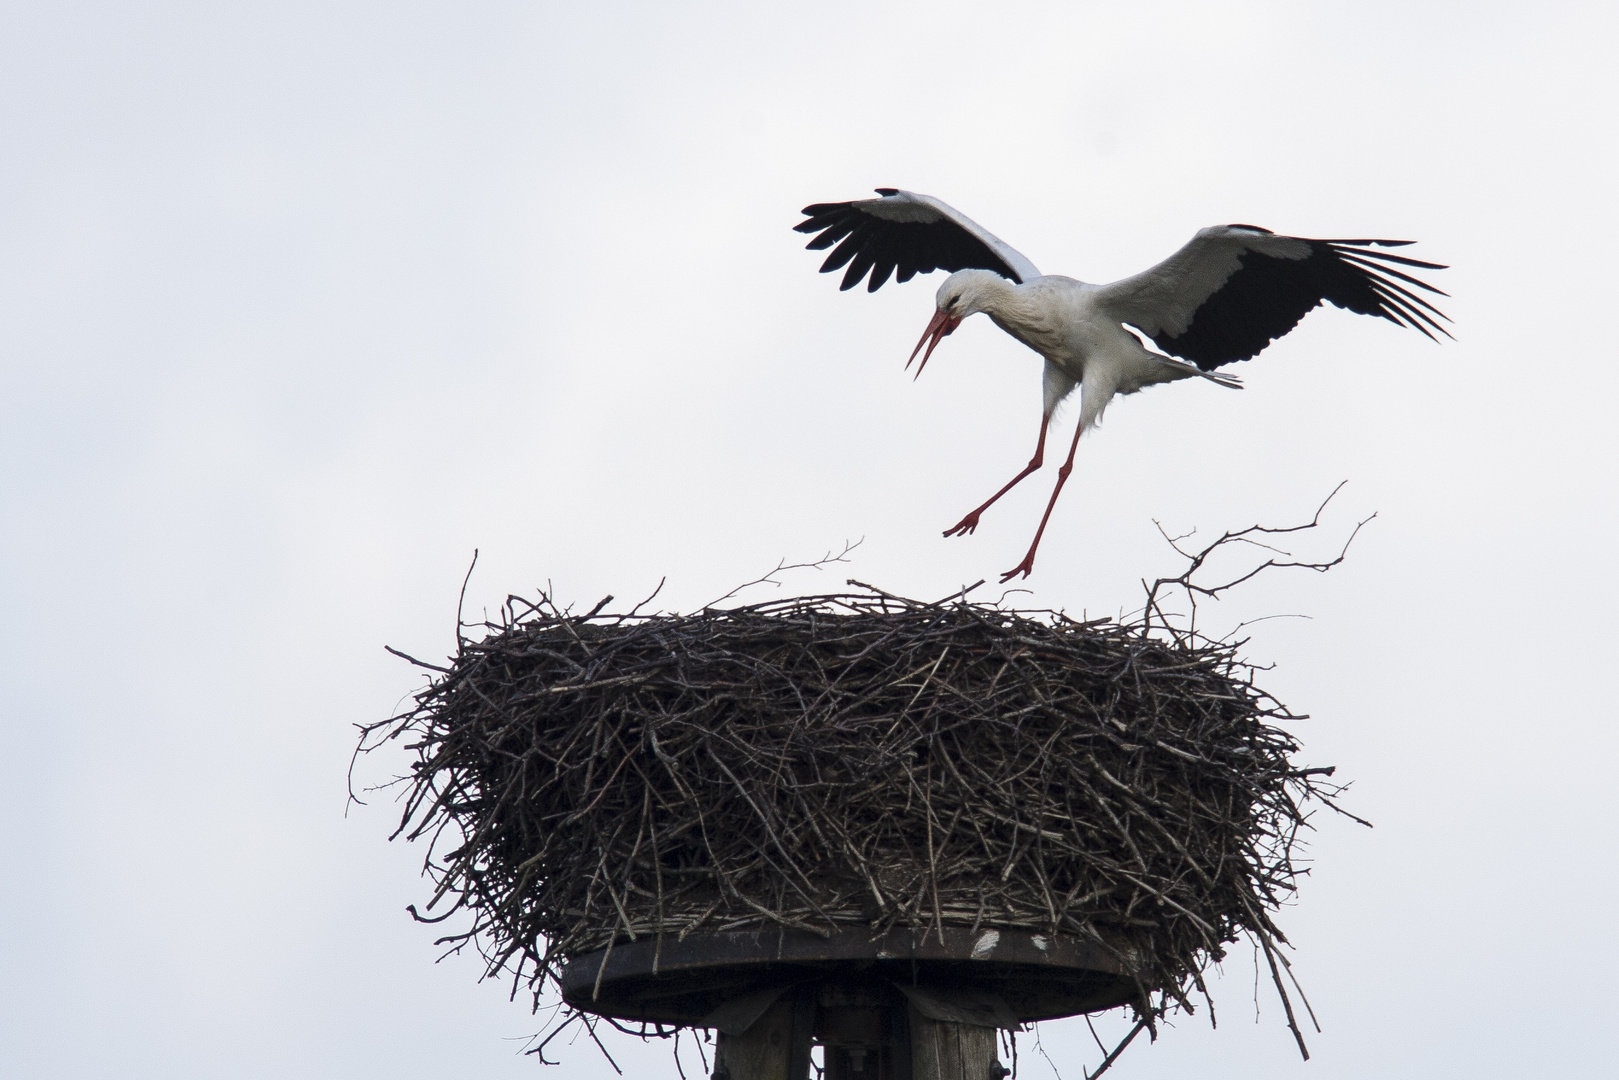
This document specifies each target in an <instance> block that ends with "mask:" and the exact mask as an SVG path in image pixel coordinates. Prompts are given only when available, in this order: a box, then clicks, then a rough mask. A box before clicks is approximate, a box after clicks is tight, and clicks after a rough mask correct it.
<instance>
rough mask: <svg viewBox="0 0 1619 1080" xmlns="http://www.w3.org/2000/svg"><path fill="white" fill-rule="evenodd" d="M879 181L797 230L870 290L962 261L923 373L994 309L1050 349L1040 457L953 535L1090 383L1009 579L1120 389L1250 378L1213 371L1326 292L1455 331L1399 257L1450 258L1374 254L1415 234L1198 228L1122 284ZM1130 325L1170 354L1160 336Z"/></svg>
mask: <svg viewBox="0 0 1619 1080" xmlns="http://www.w3.org/2000/svg"><path fill="white" fill-rule="evenodd" d="M877 190H878V194H879V195H881V196H882V197H881V198H878V199H863V200H857V201H854V202H846V203H817V204H815V205H813V206H807V207H805V208H804V213H805V214H806V215H808V220H806V221H802V222H800V223H799V224H798V225H797V226H796V228H797V230H798V231H800V232H808V233H819V235H818V236H816V237H815V239H814V240H812V241H810V243H809V245H808V246H809V247H810V248H811V249H824V248H828V247H831V246H832V245H833V244H837V245H838V246H837V248H836V250H834V251H833V252H832V253H831V255H829V256H828V257H827V260H826V262H825V264H823V265H822V267H821V270H822V271H823V272H828V271H832V270H837V269H841V268H842V267H844V266H845V265H847V266H848V270H847V271H846V272H845V274H844V278H843V285H842V287H843V288H844V289H848V288H851V287H853V286H854V285H855V284H857V283H858V282H859V281H860V280H861V279H862V278H863V277H865V275H866V274H867V272H868V271H869V272H870V274H871V278H870V284H868V285H867V289H868V290H869V291H872V292H875V291H876V290H877V289H878V288H880V287H881V286H882V284H883V283H884V282H886V281H887V280H888V278H889V276H890V275H891V274H892V275H894V276H895V277H896V279H897V280H899V281H908V280H910V278H911V277H913V276H915V275H916V274H917V273H926V272H928V271H930V270H935V269H941V268H942V269H947V270H954V271H956V272H955V273H953V274H951V275H950V277H948V278H946V279H945V282H944V284H943V285H941V286H940V287H939V292H938V296H937V300H936V311H935V313H934V316H933V320H932V321H931V322H930V323H929V324H928V328H927V330H926V331H924V332H923V334H922V340H921V341H919V342H918V343H917V346H916V349H915V350H913V351H912V353H911V360H913V361H914V360H915V359H916V355H917V353H919V352H922V347H923V346H924V345H926V346H927V351H926V352H925V353H923V354H922V363H921V364H920V365H918V367H917V374H918V375H920V374H921V372H922V368H923V367H925V366H926V365H927V362H928V357H930V356H932V355H933V350H934V348H935V347H937V345H938V344H939V342H940V341H941V340H943V338H944V337H945V336H946V335H947V334H950V333H951V332H952V331H954V330H955V328H956V327H957V326H959V325H961V321H962V320H963V319H965V318H967V317H968V316H970V315H975V314H978V313H980V312H982V313H984V314H986V315H988V316H989V317H990V318H991V319H993V320H994V321H995V324H996V325H997V326H999V327H1000V328H1001V329H1002V330H1005V331H1006V332H1007V333H1008V334H1011V335H1012V336H1013V337H1015V338H1017V339H1018V340H1019V341H1021V342H1023V344H1025V345H1027V346H1028V347H1029V348H1031V349H1033V350H1034V351H1035V352H1037V353H1039V354H1040V356H1042V357H1043V358H1044V359H1045V377H1044V384H1043V393H1042V403H1041V404H1042V408H1041V419H1040V440H1039V442H1038V443H1037V444H1036V447H1035V452H1034V457H1033V458H1032V459H1031V460H1030V461H1029V464H1028V466H1027V467H1025V468H1024V470H1023V471H1022V472H1020V473H1018V475H1017V476H1014V477H1013V478H1012V480H1011V481H1010V482H1009V483H1007V484H1006V486H1005V487H1003V488H1001V490H1000V491H997V492H996V493H995V494H994V495H993V496H991V497H990V499H989V500H988V501H987V502H985V503H984V504H983V505H982V506H980V507H978V509H976V510H974V511H973V512H972V513H970V514H968V515H967V516H966V517H965V518H963V519H962V520H961V521H960V522H959V523H958V524H956V525H955V526H954V527H953V528H950V529H947V530H945V535H946V536H951V535H965V534H967V533H970V532H972V531H973V530H974V529H976V528H977V527H978V518H979V515H980V514H982V513H983V512H984V511H985V510H987V509H988V508H989V507H990V506H991V505H992V504H994V502H995V501H996V500H997V499H999V498H1000V497H1001V496H1002V495H1004V494H1006V492H1008V491H1010V490H1011V489H1012V487H1014V486H1015V485H1016V484H1017V483H1018V482H1019V481H1020V480H1022V479H1023V478H1024V477H1026V476H1028V475H1029V474H1030V473H1032V472H1034V471H1035V470H1036V469H1038V468H1040V466H1041V464H1042V462H1043V461H1044V458H1045V446H1046V431H1047V428H1048V427H1049V426H1050V423H1051V416H1052V413H1053V412H1055V411H1056V408H1057V406H1058V404H1059V403H1061V402H1062V400H1063V399H1064V398H1066V397H1067V396H1068V395H1069V394H1070V393H1072V392H1073V390H1074V388H1075V387H1076V386H1077V387H1079V389H1080V409H1079V420H1078V422H1077V423H1076V424H1075V427H1074V441H1073V445H1072V446H1070V447H1069V450H1068V459H1067V461H1066V462H1064V464H1063V466H1062V468H1061V469H1059V470H1058V474H1057V486H1056V489H1055V490H1054V491H1052V493H1051V499H1050V501H1049V502H1048V503H1047V504H1046V512H1045V516H1043V517H1042V518H1041V519H1040V528H1039V529H1038V530H1037V531H1036V532H1035V534H1034V543H1032V544H1031V545H1029V553H1028V554H1027V555H1025V556H1024V557H1023V561H1022V562H1021V563H1020V564H1018V566H1017V567H1015V568H1013V569H1012V570H1009V571H1007V573H1006V574H1005V575H1003V576H1002V578H1001V580H1002V581H1006V580H1009V579H1010V578H1011V577H1013V576H1014V575H1016V574H1020V573H1021V574H1023V575H1025V576H1027V575H1028V573H1029V572H1030V571H1031V570H1032V569H1033V567H1034V554H1035V550H1036V549H1037V548H1038V547H1039V546H1040V537H1041V536H1042V535H1043V534H1044V532H1045V528H1046V522H1047V521H1048V520H1049V519H1050V517H1051V508H1052V507H1053V506H1055V505H1056V502H1057V496H1058V495H1059V494H1060V493H1061V492H1062V488H1063V484H1064V483H1065V482H1066V481H1067V479H1068V474H1069V472H1070V471H1071V470H1072V469H1073V463H1074V451H1075V450H1076V449H1077V448H1078V446H1079V437H1080V436H1081V435H1082V434H1084V433H1085V432H1086V431H1088V430H1090V429H1091V428H1092V427H1093V426H1094V425H1095V424H1096V422H1097V421H1098V420H1099V419H1101V416H1102V412H1103V410H1105V409H1106V408H1107V404H1108V402H1110V401H1111V400H1113V398H1114V397H1115V396H1117V395H1119V394H1132V393H1135V392H1136V391H1137V390H1140V389H1142V388H1143V387H1147V386H1152V385H1154V384H1156V383H1163V382H1173V381H1175V380H1178V379H1186V378H1191V377H1193V376H1198V377H1201V378H1204V379H1207V380H1208V381H1210V382H1213V383H1217V384H1219V385H1221V386H1226V387H1231V388H1240V387H1241V383H1240V382H1239V381H1238V380H1237V379H1235V378H1232V377H1231V376H1229V375H1224V374H1218V373H1216V372H1215V370H1214V369H1216V368H1218V367H1220V366H1222V365H1224V364H1229V363H1232V362H1235V361H1238V360H1247V359H1249V358H1250V357H1252V356H1255V355H1257V354H1258V353H1259V352H1260V350H1262V349H1264V348H1265V346H1266V345H1268V344H1270V342H1271V341H1273V340H1275V339H1276V338H1278V337H1280V336H1282V335H1283V334H1285V333H1287V332H1288V331H1289V330H1291V329H1293V327H1294V326H1296V325H1297V324H1298V321H1299V320H1300V319H1301V318H1303V317H1304V315H1305V314H1306V313H1307V312H1308V311H1310V310H1311V309H1312V308H1314V307H1316V306H1317V305H1318V304H1320V303H1321V302H1322V301H1327V302H1330V303H1332V304H1335V305H1337V306H1339V307H1343V308H1347V309H1349V310H1351V311H1355V312H1359V313H1361V314H1366V315H1378V316H1381V317H1383V318H1386V319H1388V320H1389V321H1391V322H1393V323H1395V324H1396V325H1401V326H1410V327H1414V328H1415V329H1417V330H1419V331H1421V332H1422V333H1424V334H1426V335H1428V337H1430V338H1432V337H1433V336H1434V333H1435V332H1437V333H1441V334H1445V333H1446V331H1445V329H1444V327H1443V326H1441V325H1440V323H1439V322H1438V321H1437V320H1440V319H1444V318H1445V316H1444V315H1443V314H1442V313H1441V312H1440V311H1439V310H1438V309H1437V308H1435V307H1434V306H1433V305H1432V304H1430V303H1429V302H1428V301H1427V300H1425V299H1423V298H1422V297H1421V296H1419V295H1418V294H1416V293H1414V292H1412V291H1411V288H1410V287H1409V286H1414V287H1416V288H1419V289H1423V290H1426V291H1427V292H1430V293H1435V294H1438V295H1441V296H1442V295H1444V294H1443V293H1441V292H1440V291H1439V290H1438V289H1435V288H1434V287H1433V286H1431V285H1429V284H1427V283H1426V282H1423V281H1419V280H1418V279H1416V278H1414V277H1412V276H1411V275H1410V274H1409V273H1406V272H1405V271H1403V270H1400V269H1398V267H1422V268H1427V269H1435V270H1442V269H1444V267H1442V266H1439V265H1438V264H1437V263H1428V262H1420V261H1418V260H1416V259H1409V258H1406V257H1404V256H1401V255H1391V254H1388V253H1387V252H1383V251H1374V250H1371V249H1372V248H1387V247H1403V246H1405V245H1406V244H1407V243H1408V241H1404V240H1309V239H1305V238H1303V237H1297V236H1278V235H1277V234H1275V233H1272V232H1270V231H1269V230H1268V229H1261V228H1258V227H1256V226H1253V225H1216V226H1212V227H1210V228H1207V229H1201V230H1199V231H1198V233H1197V235H1196V236H1194V237H1192V239H1191V241H1190V242H1188V243H1187V244H1186V245H1185V246H1184V247H1182V248H1181V249H1180V250H1179V251H1177V252H1175V254H1173V255H1171V256H1170V257H1169V258H1167V259H1165V260H1164V261H1163V262H1161V263H1159V264H1158V265H1157V266H1154V267H1152V268H1151V269H1150V270H1147V271H1145V272H1143V273H1140V274H1136V275H1135V276H1133V277H1128V278H1125V279H1123V280H1122V281H1115V282H1113V283H1112V284H1109V285H1089V284H1086V283H1085V282H1083V281H1076V280H1074V279H1073V278H1068V277H1060V276H1057V275H1049V274H1041V273H1040V271H1039V270H1038V269H1037V268H1036V267H1035V265H1034V263H1032V262H1030V261H1029V259H1028V258H1027V257H1025V256H1024V255H1023V254H1021V253H1020V252H1018V251H1017V250H1016V249H1015V248H1013V247H1012V246H1011V245H1009V244H1007V243H1006V242H1005V241H1004V240H1001V239H1000V238H999V237H997V236H995V235H994V234H993V233H991V232H989V230H987V229H985V228H984V227H983V226H981V225H979V224H978V223H977V222H975V221H973V220H972V219H971V218H968V217H967V216H966V215H965V214H963V213H961V212H960V211H958V210H956V209H955V208H953V207H951V206H949V205H948V204H946V203H944V202H941V201H940V200H938V199H935V198H933V197H932V196H928V195H918V194H916V193H914V192H909V191H901V190H899V189H897V188H878V189H877ZM1129 326H1133V327H1135V328H1136V329H1138V330H1140V331H1141V332H1142V333H1143V334H1144V335H1146V337H1148V338H1150V339H1151V340H1152V341H1153V342H1154V344H1156V345H1158V346H1159V348H1161V349H1163V350H1164V351H1163V352H1154V351H1153V350H1151V349H1149V348H1147V346H1146V345H1145V344H1144V343H1143V341H1142V339H1141V338H1140V337H1138V336H1137V335H1136V334H1134V333H1132V332H1131V331H1130V330H1129V329H1127V327H1129ZM1166 353H1173V354H1174V355H1173V356H1171V355H1166ZM1176 357H1179V358H1180V359H1177V358H1176Z"/></svg>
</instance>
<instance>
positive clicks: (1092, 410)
mask: <svg viewBox="0 0 1619 1080" xmlns="http://www.w3.org/2000/svg"><path fill="white" fill-rule="evenodd" d="M956 288H962V289H965V290H967V297H968V299H967V301H966V303H967V307H968V311H967V313H968V314H971V313H975V312H978V311H982V312H983V313H984V314H986V315H988V316H989V317H990V318H991V319H992V320H994V322H995V325H996V326H999V327H1000V328H1001V329H1002V330H1005V331H1006V332H1007V333H1008V334H1010V335H1012V336H1013V337H1014V338H1016V339H1017V340H1019V341H1021V342H1022V343H1023V344H1025V345H1027V346H1028V347H1029V348H1031V349H1033V350H1034V351H1035V352H1037V353H1039V354H1040V356H1041V357H1042V358H1043V359H1044V360H1045V373H1044V379H1043V395H1042V397H1043V400H1042V402H1041V406H1042V409H1041V411H1042V412H1043V413H1044V415H1046V416H1048V417H1049V416H1050V415H1051V414H1052V413H1053V412H1055V411H1056V408H1057V406H1058V405H1059V404H1060V403H1061V402H1062V401H1063V399H1064V398H1066V397H1067V396H1068V395H1069V393H1071V392H1072V391H1073V389H1074V387H1075V386H1078V387H1079V389H1080V410H1079V427H1080V429H1081V430H1086V431H1088V430H1089V429H1090V428H1091V426H1092V425H1094V424H1095V423H1096V422H1097V421H1098V420H1100V419H1101V416H1102V411H1103V410H1104V409H1106V408H1107V405H1108V402H1110V401H1112V400H1113V398H1114V397H1115V396H1116V395H1118V394H1133V393H1135V392H1136V391H1137V390H1140V389H1142V388H1143V387H1147V386H1152V385H1154V384H1156V383H1164V382H1173V381H1175V380H1177V379H1186V378H1192V377H1202V378H1205V379H1208V380H1209V381H1210V382H1214V383H1219V384H1220V385H1222V386H1229V387H1238V386H1240V385H1241V384H1240V383H1239V382H1238V381H1237V380H1236V379H1234V378H1232V377H1231V376H1226V375H1211V374H1209V373H1208V372H1204V371H1199V370H1198V369H1197V368H1196V367H1194V366H1193V365H1191V364H1187V363H1183V362H1182V361H1180V360H1176V359H1174V358H1173V357H1169V356H1165V355H1163V354H1162V353H1157V352H1153V351H1152V350H1151V349H1149V348H1147V347H1146V346H1145V345H1143V344H1142V343H1141V339H1140V338H1138V337H1137V336H1136V335H1135V334H1132V333H1131V332H1130V331H1128V330H1126V329H1125V328H1124V325H1123V323H1121V322H1120V320H1119V318H1118V316H1116V315H1113V314H1111V313H1110V312H1109V311H1108V308H1107V300H1106V291H1105V290H1104V289H1103V288H1101V287H1099V286H1096V285H1091V284H1089V283H1087V282H1083V281H1075V280H1074V279H1073V278H1070V277H1063V276H1061V275H1058V274H1046V275H1042V276H1040V277H1037V278H1034V279H1033V280H1031V281H1028V282H1025V283H1023V284H1016V283H1014V282H1010V281H1007V280H1006V279H1005V278H1003V277H1001V276H999V275H998V274H994V273H992V272H990V271H988V270H962V271H960V272H959V273H957V274H953V275H951V276H950V277H949V278H947V279H946V280H945V283H944V284H943V285H942V286H940V288H939V294H940V297H941V298H945V299H947V298H948V293H949V292H950V291H951V290H952V289H956Z"/></svg>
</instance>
